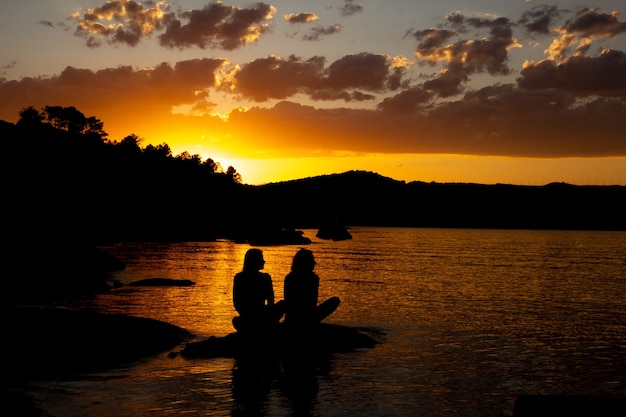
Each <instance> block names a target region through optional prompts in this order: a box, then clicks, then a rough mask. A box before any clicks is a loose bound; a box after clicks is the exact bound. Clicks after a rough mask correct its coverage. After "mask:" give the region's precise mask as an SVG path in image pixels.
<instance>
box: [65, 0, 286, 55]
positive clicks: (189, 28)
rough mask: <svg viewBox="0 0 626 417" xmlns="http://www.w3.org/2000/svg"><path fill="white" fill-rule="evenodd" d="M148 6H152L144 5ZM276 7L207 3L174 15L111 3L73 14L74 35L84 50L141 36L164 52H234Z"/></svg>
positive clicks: (165, 9)
mask: <svg viewBox="0 0 626 417" xmlns="http://www.w3.org/2000/svg"><path fill="white" fill-rule="evenodd" d="M150 6H152V7H150ZM275 12H276V9H275V8H274V7H273V6H270V5H267V4H265V3H257V4H255V5H254V6H252V7H250V8H242V7H234V6H227V5H224V4H222V3H221V2H213V3H210V4H208V5H206V6H205V7H204V8H202V9H192V10H188V11H184V12H181V13H179V14H178V15H176V14H175V13H173V12H170V5H169V4H168V3H166V2H164V1H161V2H146V3H145V5H144V3H139V2H135V1H133V0H111V1H107V2H106V3H105V4H104V5H103V6H100V7H95V8H92V9H87V10H86V11H85V12H84V13H83V14H80V13H74V14H73V15H72V16H71V18H72V19H73V20H74V21H75V22H76V24H77V28H76V31H75V34H76V35H77V36H81V37H83V38H85V39H86V44H87V46H89V47H99V46H102V43H103V42H106V43H108V44H124V45H127V46H136V45H137V44H139V42H140V41H141V40H142V39H143V38H144V37H147V36H150V35H152V34H154V33H160V34H159V35H158V38H159V42H160V45H161V46H163V47H167V48H181V49H182V48H189V47H194V46H196V47H200V48H221V49H224V50H234V49H237V48H240V47H242V46H245V45H246V44H248V43H251V42H254V41H256V40H257V39H258V38H259V37H260V36H261V35H262V34H264V33H265V32H267V31H268V29H269V23H268V22H269V21H270V20H271V19H272V16H273V14H274V13H275Z"/></svg>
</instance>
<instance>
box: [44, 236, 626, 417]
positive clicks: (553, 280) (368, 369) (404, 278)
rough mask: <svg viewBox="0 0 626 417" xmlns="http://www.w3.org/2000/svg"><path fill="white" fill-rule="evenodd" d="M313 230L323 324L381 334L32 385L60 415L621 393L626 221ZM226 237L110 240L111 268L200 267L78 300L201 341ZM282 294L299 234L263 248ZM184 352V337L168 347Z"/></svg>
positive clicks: (225, 284) (306, 409) (210, 326)
mask: <svg viewBox="0 0 626 417" xmlns="http://www.w3.org/2000/svg"><path fill="white" fill-rule="evenodd" d="M351 232H352V234H353V236H354V238H353V240H350V241H342V242H330V241H320V240H318V239H316V238H315V236H314V235H315V231H314V230H306V231H305V235H306V236H307V237H310V238H312V240H313V244H311V245H309V246H308V248H309V249H312V250H313V252H314V254H315V256H316V260H317V263H318V265H317V268H316V271H317V272H318V274H319V275H320V278H321V287H320V298H321V299H322V298H326V297H330V296H332V295H337V296H339V297H340V298H341V300H342V304H341V305H340V307H339V309H338V310H337V311H336V312H335V313H334V314H333V315H332V316H331V317H330V318H329V319H328V321H329V322H333V323H339V324H346V325H355V326H364V327H371V328H374V329H378V330H381V331H384V332H385V333H386V337H385V341H384V343H383V344H381V345H379V346H377V347H375V348H374V349H370V350H362V351H357V352H351V353H345V354H338V355H335V356H334V357H333V358H332V359H331V360H329V361H327V362H323V363H314V364H313V365H312V367H311V368H310V369H306V370H298V371H297V372H293V371H291V370H290V369H289V368H287V367H286V366H285V364H281V363H270V364H267V366H264V367H261V368H259V367H254V366H253V367H249V366H248V365H247V364H245V363H239V362H237V361H235V360H233V359H220V358H218V359H185V358H182V357H180V356H177V357H175V358H173V359H171V358H168V357H167V353H169V352H164V353H163V354H162V355H156V356H154V357H149V358H146V359H145V360H142V361H140V362H138V363H135V364H130V365H128V366H125V367H119V368H116V369H112V370H110V371H107V372H102V373H95V374H88V375H83V376H79V377H76V378H72V379H67V380H63V381H40V382H34V383H33V394H34V395H35V397H36V398H37V399H38V401H40V403H41V405H42V406H43V408H44V409H45V410H47V411H48V412H49V413H50V414H51V415H53V416H55V417H70V416H85V417H90V416H98V417H113V416H115V417H121V416H179V415H184V416H194V417H195V416H244V415H258V416H292V415H293V416H296V415H297V416H300V415H303V416H345V415H363V416H434V417H436V416H510V415H511V414H512V409H513V403H514V400H515V398H516V397H517V396H519V395H522V394H585V395H600V396H611V397H620V398H626V233H624V232H579V231H511V230H448V229H384V228H355V229H352V230H351ZM248 248H249V246H247V245H241V244H239V245H237V244H234V243H231V242H212V243H173V244H164V243H163V244H158V243H150V244H146V243H135V244H124V245H116V246H114V247H109V248H107V250H109V251H110V252H112V253H114V254H116V255H118V256H119V257H120V258H121V259H122V260H123V261H124V262H125V263H126V264H127V269H126V270H125V271H122V272H120V273H117V274H116V275H115V278H116V279H118V280H120V281H122V282H124V283H128V282H131V281H134V280H138V279H142V278H154V277H164V278H179V279H191V280H193V281H195V282H196V283H197V285H196V286H194V287H182V288H178V287H176V288H131V287H126V288H121V289H119V290H116V291H113V292H111V293H110V294H105V295H101V296H98V297H96V298H95V299H89V300H83V301H82V306H83V307H88V308H95V309H97V310H100V311H104V312H115V313H125V314H131V315H137V316H143V317H150V318H155V319H159V320H163V321H167V322H170V323H173V324H176V325H179V326H181V327H184V328H187V329H189V330H190V331H192V332H193V333H194V334H195V335H196V337H197V339H203V338H206V337H208V336H211V335H218V336H219V335H225V334H227V333H229V332H231V331H233V330H232V327H231V324H230V321H231V319H232V317H233V316H234V315H235V312H234V309H233V307H232V301H231V292H232V277H233V275H234V274H235V273H236V272H238V271H239V270H240V269H241V265H242V261H243V255H244V253H245V251H246V250H247V249H248ZM262 249H263V251H264V255H265V259H266V269H265V270H266V272H269V273H270V274H271V275H272V277H273V280H274V288H275V292H276V296H277V299H281V298H282V288H283V287H282V280H283V278H284V275H285V274H286V273H287V272H288V270H289V266H290V262H291V258H292V257H293V255H294V254H295V252H296V250H297V249H298V248H297V247H293V246H272V247H263V248H262ZM175 350H176V349H175Z"/></svg>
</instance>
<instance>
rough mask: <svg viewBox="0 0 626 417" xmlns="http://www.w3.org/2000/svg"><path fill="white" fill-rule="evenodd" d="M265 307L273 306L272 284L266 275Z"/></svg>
mask: <svg viewBox="0 0 626 417" xmlns="http://www.w3.org/2000/svg"><path fill="white" fill-rule="evenodd" d="M267 305H268V306H273V305H274V284H273V283H272V277H271V276H270V275H269V274H268V275H267Z"/></svg>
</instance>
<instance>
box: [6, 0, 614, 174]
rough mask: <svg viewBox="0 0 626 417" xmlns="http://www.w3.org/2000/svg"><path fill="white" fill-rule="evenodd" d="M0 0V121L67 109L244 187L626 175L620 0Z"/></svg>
mask: <svg viewBox="0 0 626 417" xmlns="http://www.w3.org/2000/svg"><path fill="white" fill-rule="evenodd" d="M429 3H437V4H426V5H424V4H420V2H415V1H410V0H407V1H400V0H397V1H393V2H384V1H373V0H363V1H358V0H343V1H340V0H335V1H331V0H328V1H316V2H310V1H286V0H285V1H275V2H271V3H252V2H250V3H248V2H239V1H232V2H228V1H223V2H207V1H197V0H189V1H184V0H181V1H177V2H174V1H146V2H141V3H139V2H134V1H128V0H111V1H103V0H81V1H78V0H76V1H70V2H57V1H53V0H39V1H37V0H29V1H24V2H3V3H2V4H1V5H0V19H2V22H1V23H2V24H1V25H0V35H1V36H2V39H3V43H2V45H1V46H0V119H2V120H6V121H11V122H15V121H16V120H17V118H18V117H19V116H18V113H19V111H20V110H21V109H23V108H25V107H27V106H34V107H36V108H41V107H43V106H46V105H58V106H74V107H76V108H77V109H79V110H80V111H82V112H83V113H84V114H85V115H86V116H96V117H97V118H99V119H100V120H101V121H103V122H104V129H105V131H106V132H108V133H109V139H111V140H118V141H119V140H121V139H122V138H123V137H125V136H127V135H129V134H136V135H137V136H139V137H140V138H142V142H141V144H142V145H144V146H145V145H147V144H149V143H151V144H155V145H156V144H161V143H167V144H168V145H169V146H170V147H171V148H172V150H173V151H174V153H175V154H176V153H180V152H183V151H187V152H189V153H191V154H199V155H201V156H202V157H203V158H208V157H210V158H212V159H214V160H215V161H217V162H219V163H220V164H221V165H222V166H223V167H224V168H226V167H227V166H229V165H232V166H234V167H235V168H236V169H237V171H238V172H239V173H240V174H241V175H242V177H243V181H244V182H245V183H248V184H262V183H267V182H274V181H281V180H288V179H297V178H303V177H308V176H313V175H322V174H331V173H336V172H344V171H348V170H353V169H357V170H367V171H374V172H378V173H380V174H382V175H385V176H389V177H392V178H395V179H399V180H405V181H413V180H421V181H427V182H430V181H437V182H477V183H513V184H529V185H540V184H546V183H549V182H554V181H565V182H569V183H575V184H623V185H626V133H625V132H626V100H625V97H626V52H625V51H626V20H624V19H623V18H622V16H621V14H620V12H623V11H624V10H625V8H626V4H624V3H623V2H622V1H594V2H589V4H588V6H581V5H580V3H579V2H577V1H546V2H537V1H528V0H527V1H523V0H520V1H511V2H493V1H486V0H485V1H479V0H476V1H447V2H429Z"/></svg>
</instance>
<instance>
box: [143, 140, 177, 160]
mask: <svg viewBox="0 0 626 417" xmlns="http://www.w3.org/2000/svg"><path fill="white" fill-rule="evenodd" d="M143 154H144V155H145V156H147V157H148V158H152V159H160V160H166V159H167V158H170V157H171V156H172V150H171V149H170V147H169V145H168V144H167V143H162V144H161V145H157V146H154V145H152V144H148V145H147V146H146V147H145V148H144V150H143Z"/></svg>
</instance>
